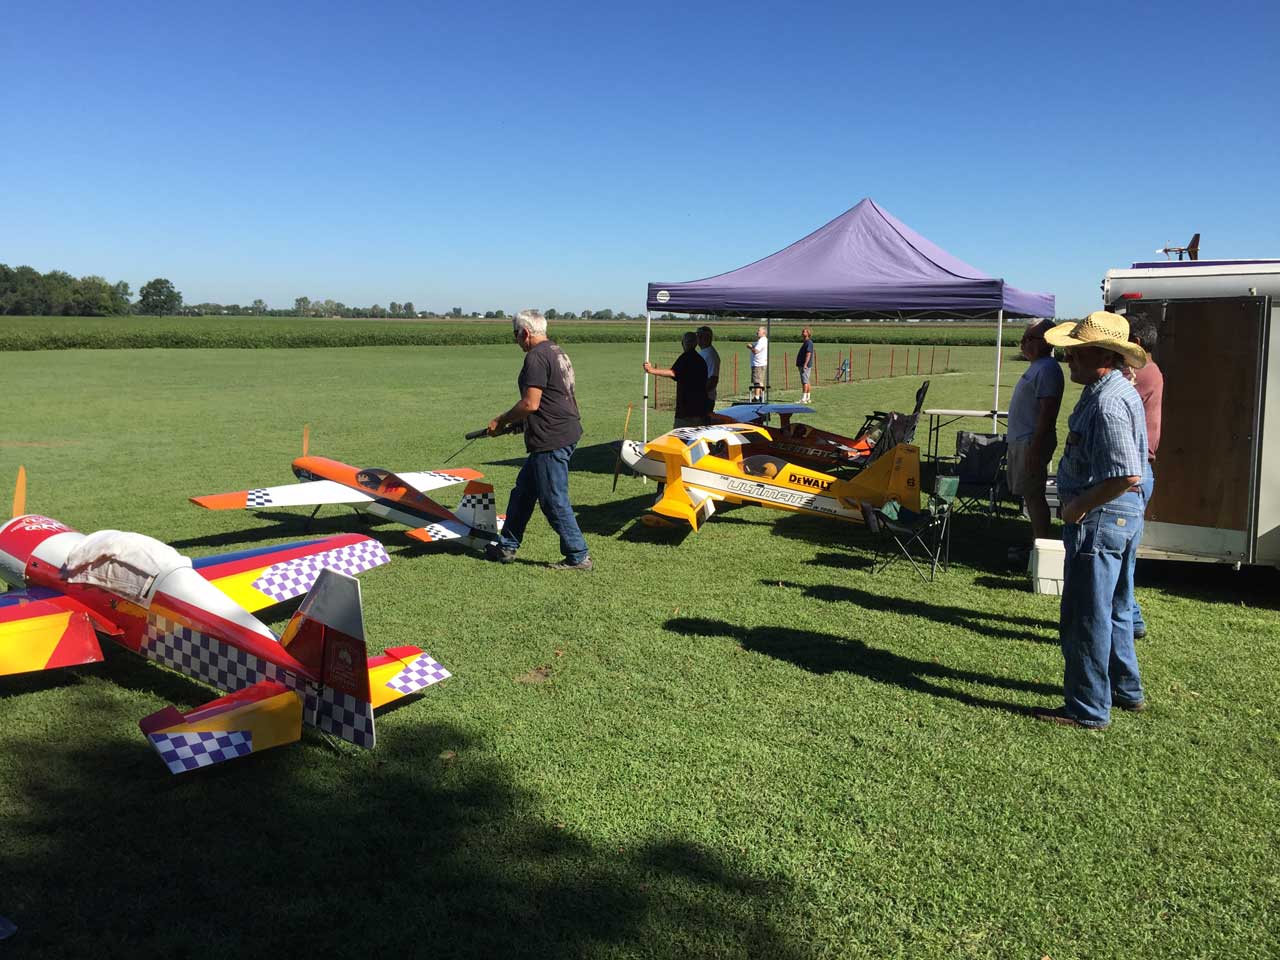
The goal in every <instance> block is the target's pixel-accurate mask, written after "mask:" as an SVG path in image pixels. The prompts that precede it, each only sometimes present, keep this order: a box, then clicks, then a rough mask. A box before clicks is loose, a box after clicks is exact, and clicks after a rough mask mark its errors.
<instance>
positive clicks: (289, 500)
mask: <svg viewBox="0 0 1280 960" xmlns="http://www.w3.org/2000/svg"><path fill="white" fill-rule="evenodd" d="M372 501H373V497H371V496H369V495H368V494H367V493H361V492H360V491H359V490H356V489H353V488H352V487H348V486H345V485H343V484H341V483H335V482H334V481H333V480H308V481H306V482H305V483H285V484H282V485H280V486H278V487H258V488H257V489H255V490H239V491H237V492H235V493H213V494H209V495H208V496H204V497H192V498H191V502H192V503H194V504H197V505H199V506H201V507H204V508H205V509H207V510H257V509H258V508H259V507H311V506H318V505H320V504H325V503H371V502H372Z"/></svg>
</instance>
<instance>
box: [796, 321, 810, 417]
mask: <svg viewBox="0 0 1280 960" xmlns="http://www.w3.org/2000/svg"><path fill="white" fill-rule="evenodd" d="M800 339H801V340H803V341H804V342H803V343H801V344H800V349H799V350H797V351H796V369H797V370H799V371H800V390H801V393H800V402H801V403H808V402H809V381H810V379H811V378H812V376H813V333H812V331H810V329H809V328H808V327H805V328H804V329H803V330H801V331H800Z"/></svg>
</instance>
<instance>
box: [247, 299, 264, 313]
mask: <svg viewBox="0 0 1280 960" xmlns="http://www.w3.org/2000/svg"><path fill="white" fill-rule="evenodd" d="M250 309H251V310H252V311H253V312H254V314H255V315H257V316H259V317H260V316H262V315H263V314H264V313H266V312H267V301H265V300H255V301H253V306H252V307H251V308H250Z"/></svg>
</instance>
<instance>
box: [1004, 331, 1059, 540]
mask: <svg viewBox="0 0 1280 960" xmlns="http://www.w3.org/2000/svg"><path fill="white" fill-rule="evenodd" d="M1051 329H1053V321H1052V320H1041V321H1039V322H1037V323H1033V324H1029V325H1028V326H1027V329H1026V331H1025V332H1024V333H1023V334H1022V355H1023V356H1024V357H1026V358H1027V360H1029V361H1030V365H1029V366H1028V367H1027V372H1026V373H1024V374H1023V375H1022V377H1021V379H1019V380H1018V384H1017V386H1015V387H1014V388H1013V397H1012V399H1010V401H1009V454H1008V457H1007V459H1006V464H1007V470H1008V475H1009V476H1008V480H1009V491H1010V492H1011V493H1015V494H1017V495H1018V496H1020V497H1022V499H1023V502H1025V503H1026V505H1027V515H1028V516H1029V517H1030V518H1031V531H1032V536H1033V537H1041V538H1044V537H1048V536H1049V504H1048V502H1047V501H1046V500H1045V495H1044V488H1045V482H1046V480H1047V479H1048V472H1049V460H1050V459H1051V458H1052V457H1053V451H1054V450H1055V449H1057V446H1058V434H1057V423H1058V408H1059V407H1060V406H1061V405H1062V390H1063V386H1064V379H1063V376H1062V367H1061V366H1060V365H1059V364H1058V361H1057V360H1055V359H1053V347H1051V346H1050V345H1049V344H1048V343H1046V342H1045V339H1044V335H1045V331H1046V330H1051ZM1019 559H1021V557H1019Z"/></svg>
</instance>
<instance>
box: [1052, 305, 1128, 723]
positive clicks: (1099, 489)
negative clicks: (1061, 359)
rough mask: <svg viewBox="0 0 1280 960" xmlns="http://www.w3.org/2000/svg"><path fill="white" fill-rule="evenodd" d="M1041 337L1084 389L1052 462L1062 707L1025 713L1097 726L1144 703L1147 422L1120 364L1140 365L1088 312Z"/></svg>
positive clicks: (1118, 327) (1105, 322) (1124, 335)
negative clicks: (1137, 644)
mask: <svg viewBox="0 0 1280 960" xmlns="http://www.w3.org/2000/svg"><path fill="white" fill-rule="evenodd" d="M1045 339H1046V340H1047V341H1048V342H1049V343H1050V344H1051V345H1053V346H1055V347H1064V348H1066V353H1067V363H1068V364H1069V365H1070V367H1071V379H1072V381H1074V382H1075V383H1078V384H1081V385H1082V386H1083V387H1084V390H1083V391H1081V393H1080V399H1079V401H1078V402H1077V403H1076V407H1075V409H1074V410H1072V411H1071V418H1070V420H1069V421H1068V429H1069V431H1070V432H1069V433H1068V434H1067V444H1066V447H1065V449H1064V450H1063V454H1062V460H1061V461H1060V462H1059V464H1058V495H1059V497H1060V498H1061V500H1062V521H1063V528H1062V542H1063V547H1064V548H1065V551H1066V556H1065V558H1064V579H1063V585H1062V606H1061V611H1060V614H1059V621H1058V634H1059V639H1060V641H1061V643H1062V657H1063V661H1064V669H1063V677H1062V692H1063V705H1062V706H1061V707H1059V708H1057V709H1056V710H1037V711H1035V717H1036V719H1038V720H1045V721H1048V722H1050V723H1056V724H1059V725H1061V726H1066V727H1082V728H1084V729H1089V730H1101V729H1103V728H1105V727H1106V726H1108V725H1109V724H1110V723H1111V708H1112V707H1113V706H1114V707H1116V708H1118V709H1121V710H1130V711H1134V712H1138V711H1142V710H1145V709H1146V708H1147V701H1146V697H1145V695H1144V694H1143V690H1142V678H1141V676H1140V675H1139V672H1138V656H1137V652H1136V650H1135V649H1134V645H1133V558H1134V555H1135V554H1136V553H1137V550H1138V541H1139V540H1140V539H1142V516H1143V511H1144V508H1145V506H1146V503H1145V500H1144V499H1143V495H1142V478H1143V474H1144V473H1145V470H1146V451H1147V422H1146V415H1145V414H1144V412H1143V410H1142V401H1141V400H1140V399H1139V398H1138V393H1137V391H1136V390H1134V389H1133V385H1132V384H1130V383H1129V381H1128V379H1127V378H1126V376H1125V373H1124V368H1125V366H1132V367H1135V368H1136V367H1142V366H1144V365H1145V364H1146V362H1147V357H1146V354H1145V353H1144V352H1143V350H1142V348H1141V347H1139V346H1137V345H1136V344H1132V343H1130V342H1129V323H1128V321H1127V320H1125V318H1124V317H1121V316H1118V315H1117V314H1114V313H1107V312H1104V311H1098V312H1096V313H1091V314H1089V316H1088V317H1087V318H1085V319H1084V320H1082V321H1081V322H1080V323H1063V324H1059V325H1058V326H1056V327H1054V328H1053V329H1052V330H1049V331H1048V332H1047V333H1046V335H1045Z"/></svg>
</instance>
